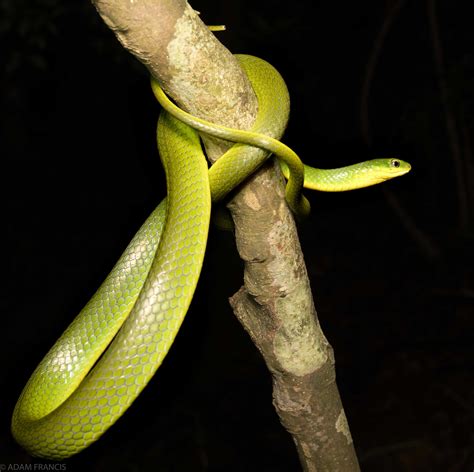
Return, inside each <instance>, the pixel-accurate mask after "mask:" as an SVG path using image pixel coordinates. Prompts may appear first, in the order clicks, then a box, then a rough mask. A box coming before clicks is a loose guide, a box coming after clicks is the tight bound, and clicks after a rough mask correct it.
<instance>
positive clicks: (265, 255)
mask: <svg viewBox="0 0 474 472" xmlns="http://www.w3.org/2000/svg"><path fill="white" fill-rule="evenodd" d="M93 3H94V5H95V6H96V8H97V10H98V12H99V14H100V15H101V16H102V18H103V19H104V21H105V22H106V23H107V25H108V26H109V27H110V28H111V29H112V30H113V31H114V32H115V34H116V35H117V38H118V39H119V41H120V42H121V43H122V44H123V46H124V47H125V48H126V49H128V50H129V51H130V52H131V53H132V54H134V55H135V56H136V57H137V58H138V59H139V60H140V61H141V62H143V63H144V64H145V65H146V66H147V68H148V69H149V71H150V73H151V74H152V75H153V76H154V77H155V78H157V79H158V80H159V81H160V83H161V84H162V86H163V88H164V89H165V90H166V91H167V92H168V93H169V94H170V95H171V96H172V97H173V98H174V99H175V100H176V101H177V103H178V104H179V105H180V106H181V107H182V108H183V109H185V110H187V111H189V112H191V113H193V114H195V115H197V116H200V117H202V118H205V119H207V120H209V121H213V122H216V123H221V124H225V125H226V126H230V127H236V128H242V129H247V128H250V127H251V125H252V123H253V120H254V119H255V116H256V113H257V108H258V104H257V102H256V98H255V95H254V93H253V90H252V88H251V86H250V84H249V82H248V80H247V78H246V76H245V74H244V73H243V72H242V71H241V69H240V67H239V65H238V63H237V61H236V60H235V59H234V57H233V56H232V54H231V53H230V52H229V51H227V50H226V49H225V48H224V47H223V46H222V45H221V44H220V43H219V42H218V41H217V39H216V38H215V36H214V34H212V33H211V32H210V31H209V30H208V28H206V26H205V25H204V24H203V23H202V21H201V20H200V19H199V17H198V16H197V15H196V13H195V12H194V11H193V10H192V8H191V7H190V6H189V5H188V4H187V3H186V2H185V1H183V0H155V1H153V0H108V1H105V0H103V1H101V0H95V1H93ZM227 147H228V143H224V142H218V141H215V140H206V148H207V151H208V155H209V156H210V158H211V160H215V159H217V158H218V157H219V156H220V155H221V154H222V153H223V152H224V151H225V150H226V149H227ZM228 207H229V209H230V211H231V213H232V217H233V219H234V223H235V233H236V242H237V247H238V251H239V254H240V257H241V258H242V259H243V260H244V261H245V274H244V285H243V287H242V288H241V289H240V290H239V291H238V292H237V293H236V294H235V295H234V296H233V297H232V298H231V299H230V302H231V305H232V307H233V309H234V312H235V314H236V316H237V317H238V318H239V320H240V322H241V323H242V325H243V326H244V328H245V329H246V330H247V331H248V333H249V334H250V336H251V338H252V340H253V341H254V343H255V345H256V346H257V348H258V349H259V350H260V352H261V353H262V356H263V357H264V359H265V362H266V364H267V366H268V368H269V370H270V372H271V374H272V378H273V401H274V405H275V408H276V411H277V412H278V414H279V416H280V419H281V422H282V424H283V425H284V426H285V427H286V429H287V430H288V431H289V433H290V434H291V435H292V437H293V440H294V442H295V444H296V448H297V451H298V454H299V457H300V461H301V464H302V468H303V469H304V470H306V471H331V472H334V471H338V472H349V471H350V472H354V471H358V470H359V467H358V463H357V458H356V455H355V452H354V447H353V443H352V438H351V435H350V431H349V427H348V424H347V421H346V417H345V413H344V410H343V407H342V403H341V400H340V396H339V393H338V390H337V386H336V382H335V370H334V357H333V353H332V348H331V346H330V345H329V343H328V342H327V340H326V338H325V337H324V334H323V333H322V331H321V328H320V326H319V322H318V319H317V316H316V311H315V308H314V304H313V300H312V294H311V289H310V284H309V280H308V277H307V272H306V268H305V264H304V260H303V255H302V252H301V248H300V245H299V241H298V236H297V232H296V227H295V223H294V220H293V216H292V214H291V212H290V211H289V209H288V206H287V204H286V202H285V199H284V184H283V181H282V178H281V176H280V173H279V172H278V170H277V169H275V168H274V166H273V164H272V163H271V162H269V163H268V164H266V165H265V166H263V167H262V168H261V169H260V170H259V171H258V172H257V173H255V175H253V176H252V177H250V178H249V179H248V181H247V182H246V184H245V185H243V186H242V187H241V188H240V189H239V191H238V192H236V195H235V196H234V197H233V198H232V200H231V201H230V202H229V205H228ZM257 427H258V425H257Z"/></svg>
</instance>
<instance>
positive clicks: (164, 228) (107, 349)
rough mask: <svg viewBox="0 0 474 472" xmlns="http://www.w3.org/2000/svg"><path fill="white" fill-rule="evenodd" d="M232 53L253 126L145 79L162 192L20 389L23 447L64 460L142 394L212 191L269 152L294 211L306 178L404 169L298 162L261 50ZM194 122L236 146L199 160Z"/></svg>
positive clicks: (205, 222) (180, 315) (192, 266)
mask: <svg viewBox="0 0 474 472" xmlns="http://www.w3.org/2000/svg"><path fill="white" fill-rule="evenodd" d="M239 61H240V62H241V64H242V67H243V68H244V70H245V71H246V73H247V75H248V76H249V79H250V81H251V83H252V86H253V87H254V90H255V92H256V95H257V99H258V102H259V112H258V116H257V119H256V122H255V124H254V126H253V128H252V130H251V131H250V132H245V131H240V130H233V129H230V128H225V127H222V126H217V125H213V124H212V123H208V122H206V121H204V120H200V119H199V118H196V117H193V116H191V115H188V114H187V113H185V112H184V111H182V110H180V109H179V108H177V107H175V106H174V105H173V104H172V103H171V102H170V101H169V99H168V98H167V97H166V95H164V94H163V92H162V91H161V89H160V88H159V87H158V85H157V84H156V83H155V82H153V91H154V92H155V95H157V98H158V99H159V100H160V103H162V105H163V107H164V108H165V109H166V110H167V111H168V113H162V114H161V116H160V119H159V122H158V129H157V136H158V147H159V151H160V156H161V159H162V162H163V166H164V168H165V171H166V176H167V188H168V196H167V198H166V199H165V200H163V201H162V202H161V203H160V204H159V205H158V207H157V208H156V210H155V211H154V212H153V213H152V214H151V215H150V216H149V218H148V219H147V220H146V222H145V223H144V224H143V226H142V227H141V228H140V230H139V231H138V233H137V234H136V235H135V237H134V238H133V239H132V241H131V242H130V244H129V245H128V247H127V248H126V249H125V252H124V253H123V254H122V256H121V258H120V259H119V260H118V262H117V263H116V265H115V266H114V268H113V269H112V271H111V272H110V274H109V275H108V276H107V278H106V279H105V281H104V282H103V284H102V285H101V287H100V288H99V289H98V291H97V292H96V293H95V295H94V296H93V297H92V298H91V300H90V301H89V302H88V303H87V304H86V306H85V307H84V308H83V310H82V311H81V312H80V313H79V315H78V316H77V317H76V318H75V319H74V321H73V322H72V323H71V325H70V326H69V327H68V328H67V329H66V331H65V332H64V333H63V335H62V336H61V337H60V338H59V339H58V340H57V341H56V343H55V344H54V346H53V347H52V348H51V350H50V351H49V352H48V353H47V354H46V356H45V357H44V359H43V360H42V361H41V362H40V364H39V365H38V367H37V368H36V370H35V371H34V372H33V374H32V376H31V378H30V379H29V381H28V383H27V384H26V386H25V388H24V389H23V392H22V393H21V395H20V398H19V400H18V402H17V405H16V407H15V410H14V413H13V418H12V432H13V435H14V436H15V438H16V440H17V441H18V442H19V443H20V444H21V445H22V446H23V447H24V448H25V449H26V450H27V451H29V452H30V453H31V454H33V455H36V456H40V457H44V458H48V459H64V458H66V457H69V456H71V455H73V454H76V453H77V452H80V451H81V450H83V449H84V448H86V447H87V446H88V445H90V444H91V443H92V442H94V441H96V440H97V439H98V438H99V437H100V436H101V435H102V434H103V433H104V432H105V431H106V430H107V429H108V428H109V427H110V426H111V425H112V424H114V423H115V421H117V419H118V418H119V417H120V416H121V415H122V414H123V413H124V412H125V410H126V409H127V408H128V407H129V406H130V405H131V403H132V402H133V401H134V400H135V398H136V397H137V396H138V395H139V394H140V392H141V391H142V389H143V388H144V387H145V386H146V384H147V383H148V381H149V380H150V379H151V377H152V376H153V375H154V373H155V372H156V370H157V369H158V367H159V366H160V364H161V362H162V361H163V358H164V357H165V355H166V353H167V352H168V350H169V348H170V347H171V344H172V343H173V340H174V338H175V336H176V334H177V331H178V329H179V327H180V325H181V323H182V321H183V319H184V316H185V314H186V311H187V309H188V307H189V304H190V303H191V299H192V297H193V294H194V290H195V287H196V284H197V281H198V278H199V273H200V270H201V266H202V261H203V258H204V253H205V248H206V241H207V233H208V227H209V218H210V208H211V200H213V201H216V200H220V199H222V198H224V197H225V195H227V193H228V192H229V191H230V190H232V189H233V188H235V186H236V185H238V184H239V183H240V182H242V181H243V180H244V179H245V178H246V177H247V176H248V175H250V174H251V173H252V172H254V170H255V169H256V168H258V167H259V166H260V165H261V164H262V163H263V162H264V160H265V159H266V158H267V157H268V155H269V153H274V154H275V155H276V156H277V157H278V158H279V160H280V161H281V162H282V163H283V164H282V168H283V171H284V173H285V175H286V176H287V177H288V178H289V181H288V185H287V189H286V195H287V199H288V202H289V205H290V207H291V208H292V209H293V210H294V211H296V212H299V213H307V212H308V211H309V204H308V203H307V201H306V199H304V197H301V192H300V190H301V186H302V184H303V180H304V185H305V186H308V187H309V188H313V189H316V190H323V191H341V190H350V189H353V188H360V187H362V186H367V185H373V184H375V183H379V182H381V181H383V180H387V179H389V178H393V177H396V176H398V175H403V174H404V173H406V172H408V171H409V170H410V166H409V164H407V163H405V162H404V161H401V160H398V159H375V160H372V161H367V162H365V163H360V164H355V165H354V166H349V167H346V168H342V169H333V170H318V169H312V168H309V167H307V166H304V167H303V164H302V163H301V161H300V160H299V158H298V156H296V154H295V153H294V152H293V151H291V149H289V148H288V147H286V146H285V145H283V144H282V143H280V142H279V141H278V140H279V139H280V138H281V136H282V134H283V131H284V129H285V126H286V122H287V119H288V112H289V98H288V92H287V89H286V85H285V83H284V81H283V79H282V78H281V76H280V75H279V74H278V72H277V71H276V70H275V69H274V68H273V67H272V66H270V65H269V64H268V63H266V62H265V61H262V60H261V59H258V58H255V57H252V56H239ZM172 115H173V116H172ZM196 130H198V131H201V132H204V133H208V134H210V135H212V136H216V137H221V138H224V139H227V140H230V141H235V142H237V143H238V144H236V145H234V146H233V147H232V148H231V149H230V150H229V151H228V152H227V153H226V154H225V155H224V156H223V157H222V158H221V159H219V160H218V161H217V162H216V163H215V164H214V165H213V166H212V167H211V169H210V170H208V168H207V163H206V161H205V158H204V155H203V152H202V150H201V147H200V143H199V136H198V134H197V131H196ZM242 143H245V144H242ZM249 145H250V146H249ZM303 169H304V170H303Z"/></svg>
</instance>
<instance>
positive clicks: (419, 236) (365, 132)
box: [360, 0, 440, 260]
mask: <svg viewBox="0 0 474 472" xmlns="http://www.w3.org/2000/svg"><path fill="white" fill-rule="evenodd" d="M405 2H406V0H398V1H397V2H396V3H395V5H394V6H393V7H392V8H391V9H390V11H389V12H388V13H387V14H386V15H385V18H384V21H383V23H382V26H381V28H380V31H379V33H378V35H377V36H376V38H375V40H374V45H373V48H372V51H371V53H370V55H369V60H368V62H367V67H366V72H365V79H364V83H363V85H362V91H361V99H360V124H361V132H362V136H363V137H364V139H365V141H366V143H367V145H368V146H370V145H371V144H372V134H371V131H370V119H369V94H370V88H371V84H372V80H373V77H374V75H375V69H376V66H377V62H378V59H379V57H380V54H381V52H382V47H383V45H384V42H385V38H386V37H387V35H388V33H389V31H390V28H391V27H392V24H393V22H394V21H395V19H396V18H397V16H398V14H399V12H400V9H401V8H402V6H403V5H404V4H405ZM382 192H383V194H384V196H385V199H386V201H387V202H388V204H389V206H390V207H391V208H392V210H393V211H394V212H395V213H396V214H397V215H398V217H399V218H400V221H401V223H402V225H403V227H404V228H405V229H406V231H407V233H408V234H409V235H410V236H411V237H412V239H413V240H414V241H415V242H416V244H417V245H418V247H419V248H420V250H421V252H422V253H423V255H424V256H425V257H426V258H427V259H429V260H433V259H436V258H438V257H439V255H440V250H439V248H438V246H437V245H436V243H435V242H434V241H433V240H432V239H431V238H430V237H429V236H428V235H427V234H426V233H425V232H424V231H422V230H421V229H420V228H419V227H418V225H417V224H416V223H415V220H414V219H413V218H412V217H411V216H410V215H409V214H408V212H407V211H406V210H405V208H403V206H402V204H401V203H400V202H399V200H398V198H397V197H396V196H395V194H393V193H392V192H391V191H390V190H389V189H388V188H386V187H383V188H382Z"/></svg>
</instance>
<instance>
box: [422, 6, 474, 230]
mask: <svg viewBox="0 0 474 472" xmlns="http://www.w3.org/2000/svg"><path fill="white" fill-rule="evenodd" d="M426 2H427V3H426V6H427V11H428V20H429V23H430V28H431V41H432V44H433V56H434V62H435V67H436V77H437V79H438V86H439V90H440V95H441V103H442V106H443V108H444V118H445V122H446V131H447V133H448V139H449V143H450V146H451V157H452V159H453V162H454V170H455V175H456V189H457V195H458V204H459V215H458V218H459V227H460V228H461V229H462V228H465V227H466V226H467V224H468V221H469V213H468V203H467V189H466V182H465V181H464V177H463V173H464V172H463V167H464V166H463V162H462V160H463V159H462V155H461V145H460V140H459V132H458V129H457V125H456V119H455V117H454V113H453V110H452V107H451V103H450V100H449V87H448V84H447V82H446V72H445V66H444V57H443V48H442V45H441V38H440V34H439V28H438V20H437V15H436V4H435V1H434V0H426Z"/></svg>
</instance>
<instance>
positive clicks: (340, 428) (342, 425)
mask: <svg viewBox="0 0 474 472" xmlns="http://www.w3.org/2000/svg"><path fill="white" fill-rule="evenodd" d="M336 431H337V432H338V433H342V434H343V435H344V436H345V437H346V440H347V444H351V443H352V436H351V432H350V429H349V423H348V422H347V418H346V414H345V412H344V410H341V412H340V413H339V416H338V417H337V420H336Z"/></svg>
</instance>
